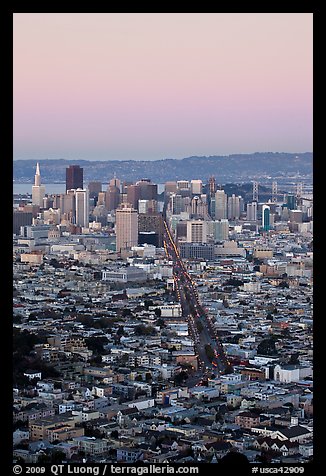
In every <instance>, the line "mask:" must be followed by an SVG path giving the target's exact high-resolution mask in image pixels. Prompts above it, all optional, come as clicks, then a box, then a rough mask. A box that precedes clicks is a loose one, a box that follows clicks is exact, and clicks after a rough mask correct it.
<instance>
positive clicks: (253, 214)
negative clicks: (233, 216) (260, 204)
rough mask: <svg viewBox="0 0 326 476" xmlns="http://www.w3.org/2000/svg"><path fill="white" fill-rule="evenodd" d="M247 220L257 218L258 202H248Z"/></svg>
mask: <svg viewBox="0 0 326 476" xmlns="http://www.w3.org/2000/svg"><path fill="white" fill-rule="evenodd" d="M247 220H250V221H256V220H257V202H251V203H248V204H247Z"/></svg>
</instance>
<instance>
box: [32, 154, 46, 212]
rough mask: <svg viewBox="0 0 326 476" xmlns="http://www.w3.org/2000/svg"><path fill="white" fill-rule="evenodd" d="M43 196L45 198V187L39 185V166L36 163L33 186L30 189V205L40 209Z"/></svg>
mask: <svg viewBox="0 0 326 476" xmlns="http://www.w3.org/2000/svg"><path fill="white" fill-rule="evenodd" d="M44 196H45V186H44V185H41V173H40V164H39V163H37V164H36V173H35V179H34V185H33V187H32V204H33V205H38V206H39V207H42V206H43V198H44Z"/></svg>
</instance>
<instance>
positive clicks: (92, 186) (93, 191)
mask: <svg viewBox="0 0 326 476" xmlns="http://www.w3.org/2000/svg"><path fill="white" fill-rule="evenodd" d="M88 191H89V197H90V198H98V194H99V193H100V192H102V183H101V182H89V183H88Z"/></svg>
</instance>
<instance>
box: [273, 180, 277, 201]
mask: <svg viewBox="0 0 326 476" xmlns="http://www.w3.org/2000/svg"><path fill="white" fill-rule="evenodd" d="M272 202H274V203H275V202H277V182H272Z"/></svg>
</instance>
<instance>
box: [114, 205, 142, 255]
mask: <svg viewBox="0 0 326 476" xmlns="http://www.w3.org/2000/svg"><path fill="white" fill-rule="evenodd" d="M115 229H116V250H117V251H118V252H121V251H123V250H126V249H131V247H132V246H137V245H138V211H137V210H135V209H134V208H132V207H131V206H130V204H127V203H126V204H121V208H118V209H117V210H116V222H115Z"/></svg>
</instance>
